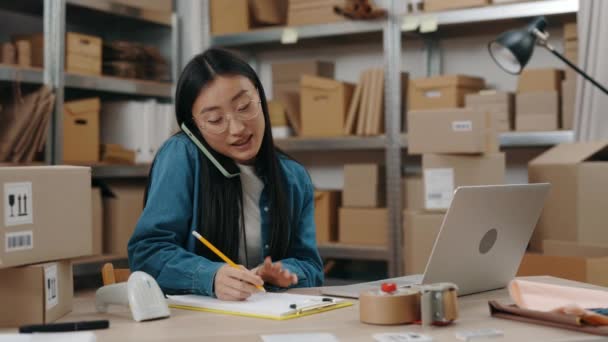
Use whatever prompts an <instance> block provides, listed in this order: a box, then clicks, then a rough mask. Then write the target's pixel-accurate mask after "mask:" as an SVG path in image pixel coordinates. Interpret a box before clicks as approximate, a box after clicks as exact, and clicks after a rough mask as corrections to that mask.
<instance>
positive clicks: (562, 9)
mask: <svg viewBox="0 0 608 342" xmlns="http://www.w3.org/2000/svg"><path fill="white" fill-rule="evenodd" d="M578 8H579V0H537V1H527V2H519V3H511V4H497V5H493V6H485V7H478V8H467V9H460V10H451V11H441V12H429V13H420V14H410V15H406V16H403V18H406V17H407V18H408V20H418V21H425V20H429V19H432V20H436V22H437V24H438V26H439V30H441V27H442V26H448V25H463V24H467V25H468V24H475V23H482V22H489V21H504V20H512V19H521V18H528V17H535V16H539V15H544V16H554V15H564V14H574V13H577V12H578Z"/></svg>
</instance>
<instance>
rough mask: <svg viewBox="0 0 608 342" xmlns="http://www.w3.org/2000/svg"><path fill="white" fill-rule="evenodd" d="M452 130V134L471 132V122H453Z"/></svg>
mask: <svg viewBox="0 0 608 342" xmlns="http://www.w3.org/2000/svg"><path fill="white" fill-rule="evenodd" d="M452 130H453V131H454V132H470V131H472V130H473V121H471V120H464V121H453V122H452Z"/></svg>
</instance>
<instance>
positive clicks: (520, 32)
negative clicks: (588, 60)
mask: <svg viewBox="0 0 608 342" xmlns="http://www.w3.org/2000/svg"><path fill="white" fill-rule="evenodd" d="M546 27H547V20H546V19H545V17H537V18H535V19H534V20H532V22H530V23H529V24H528V25H526V26H525V27H524V28H521V29H516V30H511V31H507V32H504V33H502V34H501V35H500V36H498V38H496V40H494V41H492V42H490V43H489V44H488V51H489V52H490V55H491V56H492V59H494V61H495V62H496V64H498V66H500V67H501V68H502V69H503V70H504V71H506V72H508V73H510V74H513V75H518V74H519V73H521V72H522V70H523V69H524V67H525V66H526V64H528V61H529V60H530V57H532V52H533V51H534V46H535V45H537V44H538V45H540V46H542V47H544V48H545V49H547V50H549V51H551V53H553V54H554V55H555V56H556V57H557V58H559V59H561V60H562V61H563V62H564V63H566V64H568V66H569V67H571V68H572V69H574V70H575V71H576V72H577V73H579V74H580V75H582V76H583V77H584V78H585V79H587V80H588V81H589V82H591V83H593V85H595V86H596V87H598V88H599V89H600V90H601V91H603V92H604V93H605V94H606V95H608V89H606V88H605V87H604V86H602V85H601V84H599V83H598V82H597V81H596V80H594V79H593V78H591V76H589V75H587V74H586V73H585V72H584V71H583V70H581V69H579V68H578V67H577V66H576V65H575V64H574V63H572V62H570V61H569V60H568V59H566V58H565V57H564V56H563V55H562V54H561V53H559V52H557V51H556V50H555V48H554V47H553V46H551V44H549V42H548V39H549V33H548V32H546V31H545V28H546Z"/></svg>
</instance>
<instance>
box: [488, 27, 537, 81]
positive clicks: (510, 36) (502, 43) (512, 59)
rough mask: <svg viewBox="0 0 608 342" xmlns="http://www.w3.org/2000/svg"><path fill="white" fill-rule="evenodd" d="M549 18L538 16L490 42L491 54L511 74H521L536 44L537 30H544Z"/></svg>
mask: <svg viewBox="0 0 608 342" xmlns="http://www.w3.org/2000/svg"><path fill="white" fill-rule="evenodd" d="M546 26H547V20H546V19H545V18H544V17H537V18H535V19H534V20H532V22H531V23H530V24H528V25H527V26H526V27H524V28H522V29H518V30H511V31H507V32H505V33H503V34H501V35H500V36H498V38H497V39H496V40H495V41H493V42H490V44H488V50H489V51H490V55H491V56H492V58H493V59H494V61H495V62H496V64H498V65H499V66H500V67H501V68H502V69H504V70H505V71H506V72H508V73H510V74H515V75H517V74H519V73H521V71H522V70H523V69H524V67H525V66H526V64H528V61H529V60H530V57H532V52H534V46H535V45H536V41H537V36H536V34H535V33H534V32H535V30H538V31H544V30H545V28H546Z"/></svg>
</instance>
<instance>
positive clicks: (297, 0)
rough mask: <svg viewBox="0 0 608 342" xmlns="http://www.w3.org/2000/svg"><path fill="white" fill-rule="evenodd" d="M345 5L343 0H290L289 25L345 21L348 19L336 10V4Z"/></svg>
mask: <svg viewBox="0 0 608 342" xmlns="http://www.w3.org/2000/svg"><path fill="white" fill-rule="evenodd" d="M343 5H344V1H343V0H289V7H288V10H287V25H289V26H301V25H314V24H326V23H333V22H338V21H344V20H346V19H345V18H344V17H343V16H341V15H338V14H336V12H335V11H334V7H335V6H343Z"/></svg>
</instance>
